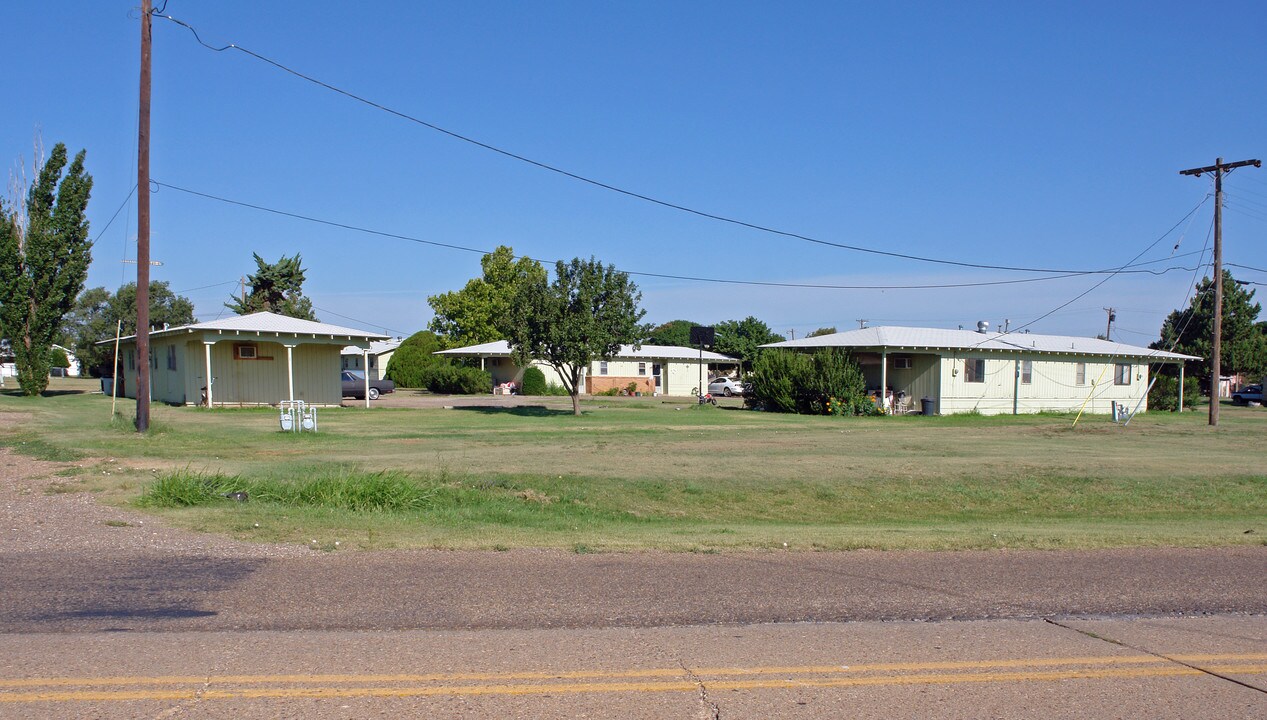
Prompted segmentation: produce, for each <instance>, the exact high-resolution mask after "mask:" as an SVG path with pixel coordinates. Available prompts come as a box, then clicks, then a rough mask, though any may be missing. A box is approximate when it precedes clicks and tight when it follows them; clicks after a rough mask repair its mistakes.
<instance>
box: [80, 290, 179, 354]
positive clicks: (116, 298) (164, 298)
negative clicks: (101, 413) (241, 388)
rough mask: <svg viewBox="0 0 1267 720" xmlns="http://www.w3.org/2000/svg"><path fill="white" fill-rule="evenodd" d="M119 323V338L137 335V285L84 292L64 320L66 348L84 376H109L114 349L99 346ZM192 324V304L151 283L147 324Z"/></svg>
mask: <svg viewBox="0 0 1267 720" xmlns="http://www.w3.org/2000/svg"><path fill="white" fill-rule="evenodd" d="M120 321H122V324H123V325H122V334H123V335H131V334H133V333H135V332H136V283H134V282H133V283H127V284H126V285H124V286H122V287H120V288H119V290H118V292H115V293H111V292H110V291H109V290H106V289H105V288H103V287H95V288H89V289H87V290H84V291H83V292H82V293H80V294H79V300H78V301H77V302H76V303H75V309H74V310H73V311H72V312H71V313H70V314H69V315H67V316H66V329H65V332H64V335H65V336H66V340H67V343H64V344H67V345H69V346H70V347H74V348H75V357H76V358H78V359H79V361H80V363H81V367H82V368H83V369H84V372H86V373H89V374H92V375H97V376H101V375H109V374H111V373H113V368H114V345H113V344H109V343H107V344H104V345H98V344H97V343H98V342H100V341H101V340H108V339H110V338H113V337H114V334H115V331H116V329H117V328H118V327H119V325H118V323H119V322H120ZM193 322H194V304H193V302H192V301H190V299H189V298H187V297H184V296H181V295H177V294H176V293H174V292H172V290H171V288H170V287H169V286H168V284H167V282H165V281H152V282H150V323H151V324H152V325H155V326H162V325H171V326H173V327H175V326H178V325H189V324H192V323H193Z"/></svg>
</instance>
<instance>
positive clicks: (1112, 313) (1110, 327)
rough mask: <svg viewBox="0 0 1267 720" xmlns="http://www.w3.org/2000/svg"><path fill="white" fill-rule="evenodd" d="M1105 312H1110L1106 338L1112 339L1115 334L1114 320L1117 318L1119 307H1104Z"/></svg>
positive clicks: (1105, 329) (1105, 328)
mask: <svg viewBox="0 0 1267 720" xmlns="http://www.w3.org/2000/svg"><path fill="white" fill-rule="evenodd" d="M1104 312H1106V313H1108V314H1109V321H1108V324H1106V325H1105V326H1104V339H1105V340H1112V339H1113V335H1112V333H1113V321H1114V320H1116V319H1117V308H1111V307H1106V308H1104Z"/></svg>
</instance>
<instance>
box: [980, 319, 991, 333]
mask: <svg viewBox="0 0 1267 720" xmlns="http://www.w3.org/2000/svg"><path fill="white" fill-rule="evenodd" d="M989 329H990V323H989V322H988V321H986V320H978V321H977V332H979V333H985V332H986V331H988V330H989Z"/></svg>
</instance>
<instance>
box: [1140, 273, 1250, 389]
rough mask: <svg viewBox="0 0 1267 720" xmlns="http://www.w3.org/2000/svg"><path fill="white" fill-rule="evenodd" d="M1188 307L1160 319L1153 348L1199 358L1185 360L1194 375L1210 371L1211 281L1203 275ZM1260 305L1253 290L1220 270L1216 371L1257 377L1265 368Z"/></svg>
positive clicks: (1212, 303) (1212, 291) (1212, 286)
mask: <svg viewBox="0 0 1267 720" xmlns="http://www.w3.org/2000/svg"><path fill="white" fill-rule="evenodd" d="M1196 290H1197V291H1196V294H1195V295H1193V297H1192V300H1191V302H1189V304H1188V307H1187V308H1186V309H1183V310H1175V311H1174V312H1172V313H1170V315H1168V316H1167V317H1166V319H1165V321H1164V322H1162V326H1161V339H1160V340H1159V341H1157V342H1155V343H1153V344H1152V346H1151V347H1153V348H1160V349H1163V350H1168V349H1170V347H1171V345H1172V344H1173V345H1174V349H1175V352H1179V353H1184V354H1185V355H1196V356H1198V357H1201V358H1203V359H1202V360H1193V361H1189V363H1188V367H1187V372H1189V373H1194V374H1195V375H1196V376H1197V377H1205V378H1208V377H1210V375H1211V372H1212V368H1211V366H1210V353H1211V350H1212V349H1213V340H1212V332H1211V331H1212V327H1213V324H1214V281H1213V279H1211V278H1208V277H1207V278H1204V279H1202V280H1201V282H1200V284H1198V285H1197V288H1196ZM1261 310H1262V305H1260V304H1259V303H1257V302H1254V290H1252V289H1250V288H1246V287H1243V286H1241V285H1240V284H1239V283H1237V282H1236V280H1235V279H1234V278H1233V277H1232V274H1231V273H1230V272H1228V271H1226V270H1224V271H1223V352H1222V353H1221V354H1220V362H1219V364H1220V365H1221V366H1222V367H1220V368H1219V372H1220V374H1223V375H1231V374H1235V373H1245V374H1248V375H1250V376H1251V377H1260V376H1261V375H1262V374H1263V372H1264V371H1265V370H1267V335H1264V326H1263V324H1262V323H1259V322H1258V314H1259V312H1261Z"/></svg>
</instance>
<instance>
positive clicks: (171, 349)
mask: <svg viewBox="0 0 1267 720" xmlns="http://www.w3.org/2000/svg"><path fill="white" fill-rule="evenodd" d="M167 369H168V370H175V369H176V346H175V345H168V346H167Z"/></svg>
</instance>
